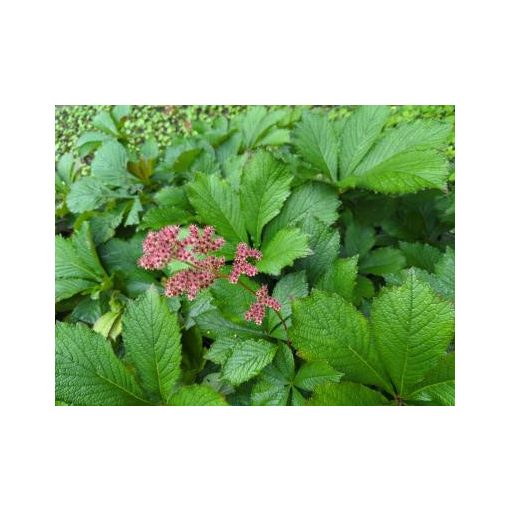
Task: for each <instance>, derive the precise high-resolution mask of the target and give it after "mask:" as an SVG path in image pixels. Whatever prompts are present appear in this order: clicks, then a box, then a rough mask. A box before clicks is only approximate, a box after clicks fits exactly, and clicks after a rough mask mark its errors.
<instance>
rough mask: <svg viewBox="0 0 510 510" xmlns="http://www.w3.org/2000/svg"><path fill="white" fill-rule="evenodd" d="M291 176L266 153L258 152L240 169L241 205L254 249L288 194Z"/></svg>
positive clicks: (284, 167) (285, 168) (283, 166)
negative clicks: (241, 171)
mask: <svg viewBox="0 0 510 510" xmlns="http://www.w3.org/2000/svg"><path fill="white" fill-rule="evenodd" d="M291 181H292V175H291V173H290V172H289V170H288V169H287V167H286V166H285V165H283V164H282V163H280V162H278V161H277V160H276V159H275V158H274V157H273V156H272V155H271V154H269V153H267V152H258V153H257V154H255V156H253V157H252V158H251V159H250V161H249V162H248V164H247V165H246V166H245V167H244V169H243V177H242V180H241V187H240V198H241V206H242V210H243V214H244V219H245V222H246V227H247V229H248V232H249V233H250V234H251V236H252V238H253V240H254V243H255V245H256V246H259V245H260V239H261V236H262V229H263V228H264V226H265V225H266V224H267V223H268V222H269V221H270V220H272V219H273V218H274V217H275V216H276V215H277V214H278V213H279V212H280V209H281V208H282V206H283V203H284V202H285V200H286V198H287V197H288V196H289V194H290V183H291Z"/></svg>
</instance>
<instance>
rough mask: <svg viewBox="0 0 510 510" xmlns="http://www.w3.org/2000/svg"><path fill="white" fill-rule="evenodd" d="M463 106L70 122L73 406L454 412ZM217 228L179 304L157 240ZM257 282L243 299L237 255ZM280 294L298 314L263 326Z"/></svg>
mask: <svg viewBox="0 0 510 510" xmlns="http://www.w3.org/2000/svg"><path fill="white" fill-rule="evenodd" d="M453 123H454V107H453V106H414V107H412V106H363V107H352V106H341V107H285V106H268V107H264V106H256V107H246V106H241V107H239V106H209V107H203V106H183V107H172V106H165V107H163V106H161V107H149V106H133V107H130V106H127V105H117V106H114V107H108V106H96V107H71V106H65V107H58V108H57V109H56V166H55V212H56V214H55V216H56V238H55V259H56V260H55V269H56V274H55V277H56V278H55V289H56V319H57V327H56V401H57V402H58V405H176V406H180V405H229V404H231V405H291V406H293V405H299V406H301V405H312V406H313V405H427V406H428V405H454V404H455V395H454V393H455V392H454V385H455V382H454V380H455V377H454V375H455V367H454V364H455V354H454V350H455V349H454V344H453V335H454V325H453V305H454V299H455V281H454V278H455V269H454V263H455V252H454V241H455V223H454V213H455V178H454V173H453V168H454V167H453V165H454V130H453ZM192 223H195V224H198V225H199V226H201V227H203V226H205V225H212V226H214V227H215V229H216V233H217V234H218V235H220V236H222V237H224V238H225V240H226V244H225V246H224V247H223V248H222V249H221V250H220V252H219V255H221V256H225V262H226V266H225V268H224V269H223V270H222V277H221V278H218V279H217V280H216V281H215V282H214V284H213V285H211V287H210V288H209V289H207V290H204V291H201V292H200V293H199V294H198V295H197V297H196V298H195V299H194V300H193V301H189V300H188V298H187V297H185V296H179V297H172V298H167V297H165V296H163V295H162V294H163V291H162V284H164V279H165V278H168V277H169V276H170V275H171V274H172V273H173V272H175V271H176V270H178V269H179V268H180V269H182V267H183V266H182V264H181V266H179V268H177V267H176V266H169V267H168V268H165V269H163V270H162V271H146V270H144V269H142V268H141V267H140V266H139V265H138V259H139V258H140V256H141V255H142V243H143V240H144V238H145V236H146V235H147V232H148V231H150V230H157V229H160V228H162V227H164V226H167V225H171V224H177V225H181V227H182V228H183V229H184V230H185V229H186V227H188V226H189V225H191V224H192ZM240 242H245V243H247V244H248V245H250V246H252V247H254V248H257V249H259V250H260V251H261V252H262V258H261V259H260V260H258V261H255V260H253V259H252V260H250V261H251V262H252V263H253V264H254V265H256V266H257V268H258V270H259V273H258V274H257V275H256V276H255V277H253V278H248V277H246V276H241V278H240V280H239V283H238V284H232V283H230V282H229V281H228V279H227V275H228V274H229V272H230V271H231V269H232V264H233V258H234V254H235V251H236V247H237V245H238V243H240ZM261 285H266V286H267V287H268V291H269V294H270V295H271V296H272V297H273V298H275V299H276V300H277V301H278V302H279V303H280V306H281V307H280V310H279V311H278V312H276V311H275V310H273V309H267V310H266V314H265V317H264V319H263V321H262V323H261V324H260V325H258V324H255V323H254V322H250V321H247V320H246V319H245V313H246V311H247V310H248V309H249V308H250V306H251V305H253V303H254V302H255V299H256V298H255V296H254V293H255V292H256V291H257V290H258V289H259V288H260V287H261Z"/></svg>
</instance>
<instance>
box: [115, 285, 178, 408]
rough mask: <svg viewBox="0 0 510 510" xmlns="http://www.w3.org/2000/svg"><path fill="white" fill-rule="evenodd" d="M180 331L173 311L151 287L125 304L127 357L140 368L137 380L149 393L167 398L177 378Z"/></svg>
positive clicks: (164, 399)
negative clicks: (171, 311) (127, 304)
mask: <svg viewBox="0 0 510 510" xmlns="http://www.w3.org/2000/svg"><path fill="white" fill-rule="evenodd" d="M180 337H181V335H180V332H179V325H178V323H177V318H176V316H175V315H173V314H171V313H170V310H169V309H168V305H167V304H166V302H165V300H163V299H161V297H160V296H159V294H158V292H157V291H156V290H155V289H154V288H151V289H149V290H148V291H147V293H146V294H145V295H143V296H141V297H140V298H138V299H137V300H136V301H133V302H131V303H130V304H129V306H128V307H127V310H126V313H125V315H124V345H125V348H126V357H127V359H128V360H129V361H130V362H131V363H132V364H133V365H135V366H136V367H138V370H139V371H140V382H141V384H142V387H143V388H144V389H145V390H146V392H147V393H149V394H154V395H157V396H158V399H161V400H162V401H163V402H167V401H168V399H169V397H170V395H171V394H172V389H173V387H174V385H175V383H176V382H177V379H178V378H179V364H180V361H181V341H180V340H181V338H180Z"/></svg>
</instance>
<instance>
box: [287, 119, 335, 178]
mask: <svg viewBox="0 0 510 510" xmlns="http://www.w3.org/2000/svg"><path fill="white" fill-rule="evenodd" d="M294 144H295V145H296V147H297V150H298V152H299V153H300V155H301V157H302V158H303V159H304V160H305V161H307V162H308V163H310V164H311V165H312V166H313V167H314V168H316V169H317V170H319V171H320V172H322V173H323V174H324V175H326V176H328V177H329V178H330V179H331V180H332V181H333V182H335V181H336V180H337V178H338V152H337V145H338V143H337V140H336V136H335V131H334V129H333V126H332V124H331V123H330V122H329V120H328V118H327V117H326V116H324V115H320V114H316V113H309V112H306V113H305V114H303V118H302V120H301V122H300V123H299V124H298V125H297V126H296V128H295V129H294Z"/></svg>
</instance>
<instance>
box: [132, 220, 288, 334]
mask: <svg viewBox="0 0 510 510" xmlns="http://www.w3.org/2000/svg"><path fill="white" fill-rule="evenodd" d="M214 233H215V229H214V227H213V226H210V225H208V226H206V227H205V228H204V229H203V233H202V234H200V231H199V229H198V227H197V226H196V225H190V227H189V228H188V234H187V235H186V236H185V237H182V238H179V235H180V234H181V229H180V227H179V226H177V225H170V226H167V227H164V228H162V229H161V230H158V231H152V232H149V233H148V234H147V237H146V238H145V240H144V242H143V255H142V257H140V259H139V261H138V264H139V266H140V267H142V268H144V269H149V270H154V269H164V268H165V267H166V266H167V265H168V264H169V263H170V262H172V261H180V262H184V263H186V264H187V265H188V266H189V267H188V268H186V269H181V270H180V271H178V272H177V273H175V274H173V275H172V276H171V277H170V278H168V279H167V280H166V283H165V295H166V296H168V297H173V296H179V295H183V294H186V295H187V296H188V299H189V300H190V301H192V300H194V299H195V297H196V296H197V294H198V292H199V291H200V290H202V289H206V288H208V287H210V286H211V285H212V284H213V283H214V282H215V281H216V280H218V279H220V278H224V279H228V281H229V282H230V283H231V284H233V285H235V284H240V285H242V286H243V287H244V288H245V289H246V290H248V291H249V292H251V293H252V294H254V296H255V298H256V300H255V301H254V302H253V303H252V304H251V306H250V308H249V309H248V310H247V311H246V313H245V315H244V317H245V319H246V320H247V321H253V322H255V323H256V324H258V325H260V324H262V321H263V320H264V317H265V313H266V308H272V309H273V310H274V311H275V312H276V313H277V314H278V316H279V318H280V320H281V322H282V324H283V325H284V327H286V325H285V321H284V319H283V317H282V316H281V315H280V313H279V312H280V309H281V304H280V303H279V301H278V300H277V299H275V298H274V297H271V296H269V294H268V289H267V285H263V286H262V287H260V289H258V290H257V291H253V290H252V289H251V288H250V287H248V286H246V285H244V284H243V283H242V282H240V281H239V277H240V276H241V275H243V274H244V275H246V276H249V277H253V276H256V275H257V273H258V269H257V268H256V267H255V266H254V265H253V264H250V262H248V258H252V259H255V260H260V259H261V258H262V253H261V252H260V251H259V250H257V249H255V248H250V247H249V246H248V245H247V244H246V243H239V244H238V246H237V249H236V255H235V259H234V263H233V265H232V268H231V271H230V274H228V275H226V274H224V273H222V272H221V269H222V268H223V267H224V266H225V257H218V256H216V255H211V253H214V252H216V251H218V250H219V249H220V248H221V247H222V246H223V245H224V244H225V239H224V238H223V237H220V236H217V237H216V238H213V236H214Z"/></svg>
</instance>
